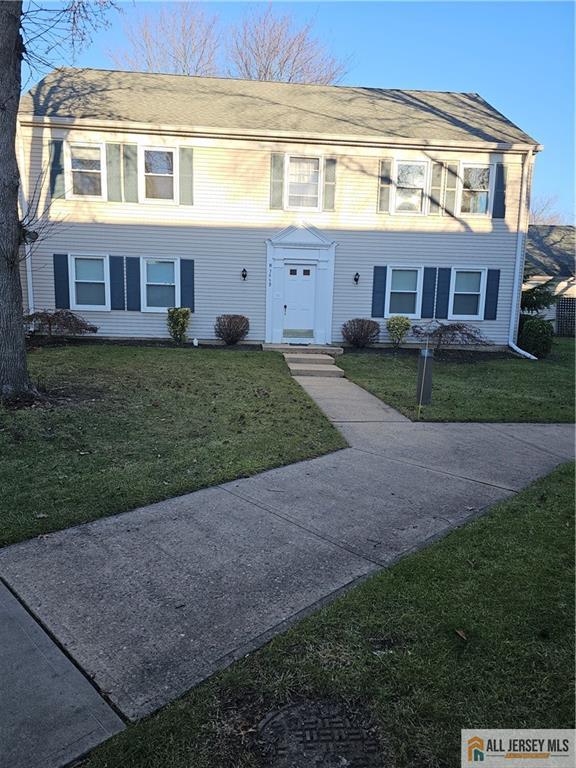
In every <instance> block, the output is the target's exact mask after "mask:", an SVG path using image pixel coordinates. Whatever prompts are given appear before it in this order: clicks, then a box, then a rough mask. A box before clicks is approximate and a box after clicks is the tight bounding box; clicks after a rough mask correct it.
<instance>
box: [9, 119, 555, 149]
mask: <svg viewBox="0 0 576 768" xmlns="http://www.w3.org/2000/svg"><path fill="white" fill-rule="evenodd" d="M19 119H20V122H21V124H22V125H30V126H35V125H36V126H50V127H51V128H64V129H66V130H69V129H70V128H75V127H77V128H80V129H82V130H87V131H101V130H115V131H119V132H125V133H146V134H156V135H165V134H172V135H180V136H195V137H198V136H201V137H203V138H217V139H237V140H243V141H250V140H253V141H283V142H284V141H286V142H288V141H290V142H294V143H302V142H304V143H306V144H340V145H342V144H344V145H349V146H366V147H383V146H400V147H408V148H410V147H413V148H421V147H425V148H426V149H435V150H446V149H454V150H463V151H470V150H480V151H484V152H486V151H488V150H489V151H494V152H498V151H500V152H514V151H515V152H526V151H528V150H530V151H535V152H539V151H540V150H541V149H542V148H543V147H542V145H541V144H529V143H525V142H498V141H461V140H456V141H455V140H453V139H435V140H434V139H433V140H428V139H415V138H410V137H399V136H381V137H378V138H376V137H374V136H356V135H354V134H324V133H298V132H296V131H274V132H273V133H266V132H264V131H255V130H250V129H241V130H237V131H230V130H229V129H224V128H214V127H210V126H203V125H195V126H183V125H170V124H166V125H153V124H151V123H141V122H129V121H121V120H99V119H97V118H89V119H85V118H75V117H59V116H55V117H42V116H38V115H32V114H29V113H21V114H20V115H19Z"/></svg>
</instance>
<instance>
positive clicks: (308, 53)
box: [227, 5, 347, 84]
mask: <svg viewBox="0 0 576 768" xmlns="http://www.w3.org/2000/svg"><path fill="white" fill-rule="evenodd" d="M227 54H228V58H229V60H230V67H229V74H231V75H234V76H236V77H242V78H245V79H247V80H280V81H282V82H285V83H323V84H329V83H337V82H338V81H339V80H341V79H342V78H343V77H344V75H345V74H346V71H347V62H346V61H343V60H338V59H337V58H335V57H334V56H331V55H330V53H329V52H328V51H327V50H326V48H325V47H324V45H323V44H322V43H321V42H320V41H319V40H317V39H316V38H315V37H313V34H312V22H308V23H307V24H305V25H304V26H303V27H300V28H297V27H296V25H295V22H294V19H293V17H292V16H289V15H286V16H277V15H275V13H274V11H273V9H272V5H269V6H268V7H267V8H266V10H264V11H260V12H258V13H255V14H252V15H250V16H248V17H246V18H245V19H244V20H243V21H242V22H241V23H240V24H239V25H238V26H236V27H234V28H233V29H232V31H231V36H230V41H229V44H228V50H227Z"/></svg>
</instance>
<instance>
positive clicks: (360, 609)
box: [84, 465, 574, 768]
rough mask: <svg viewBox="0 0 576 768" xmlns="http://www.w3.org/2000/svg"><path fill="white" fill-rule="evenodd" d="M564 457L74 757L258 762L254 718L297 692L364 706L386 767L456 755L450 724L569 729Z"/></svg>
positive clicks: (95, 763)
mask: <svg viewBox="0 0 576 768" xmlns="http://www.w3.org/2000/svg"><path fill="white" fill-rule="evenodd" d="M573 470H574V468H573V465H565V466H564V467H561V468H559V469H557V470H556V471H555V472H553V473H552V474H551V475H550V476H549V477H548V478H545V479H543V480H541V481H539V482H537V483H535V484H534V485H533V486H531V487H530V488H529V489H527V490H526V491H524V492H523V493H520V494H519V495H518V496H516V497H514V498H512V499H510V500H508V501H506V502H503V503H501V504H499V505H497V506H495V507H494V508H493V509H492V511H491V512H490V513H488V514H487V515H486V516H485V517H483V518H481V519H479V520H477V521H475V522H473V523H470V524H469V525H467V526H465V527H464V528H462V529H460V530H458V531H455V532H453V533H452V534H450V535H449V536H448V537H447V538H446V539H444V540H443V541H441V542H438V543H437V544H435V545H434V546H432V547H429V548H428V549H427V550H424V551H422V552H419V553H418V554H415V555H413V556H411V557H407V558H406V559H404V560H403V561H401V562H400V563H399V564H397V565H396V566H395V567H393V568H391V569H390V570H388V571H383V572H381V573H379V574H378V575H376V576H375V577H372V578H371V579H370V580H368V581H366V582H365V583H364V584H362V585H361V586H359V587H357V588H355V589H353V590H352V591H350V592H349V593H348V594H347V595H345V596H344V597H342V598H340V599H338V600H337V601H336V602H335V603H333V604H332V605H331V606H329V607H327V608H325V609H323V610H321V611H320V612H318V613H316V614H315V615H314V616H312V617H310V618H308V619H306V620H304V621H302V622H301V623H300V624H298V625H297V626H296V627H294V628H293V629H292V630H290V631H289V632H287V633H285V634H283V635H281V636H279V637H277V638H276V639H274V640H273V641H272V642H271V643H269V644H268V645H267V646H265V647H264V648H262V649H261V650H260V651H258V652H256V653H254V654H252V655H251V656H248V657H246V658H245V659H243V660H242V661H240V662H238V663H236V664H234V665H233V666H232V667H230V668H229V669H228V670H225V671H224V672H222V673H220V674H218V675H216V676H214V677H213V678H211V679H210V680H209V681H207V682H206V683H205V684H203V685H202V686H200V687H199V688H196V689H195V690H193V691H191V692H190V693H189V694H188V695H187V696H185V697H184V698H183V699H181V700H179V701H178V702H175V703H174V704H172V705H170V706H168V707H166V708H165V709H164V710H163V711H161V712H159V713H158V714H156V715H154V716H152V717H150V718H148V719H146V720H143V721H141V722H140V723H137V724H135V725H131V726H129V727H128V729H127V730H126V731H125V732H124V733H122V734H120V735H118V736H116V737H114V738H112V739H111V740H110V741H108V742H107V743H106V744H104V745H102V746H101V747H100V748H98V749H97V750H96V751H95V752H94V753H93V755H92V757H91V758H90V759H89V760H88V761H87V763H86V764H85V765H84V768H119V766H122V768H229V766H235V767H236V768H257V767H259V766H262V765H263V764H265V763H264V762H263V759H262V754H261V752H260V748H259V746H258V739H257V725H258V723H259V722H260V721H261V720H262V718H263V717H264V716H265V715H266V714H267V713H268V712H269V711H270V710H274V709H276V708H278V707H282V706H284V705H285V704H287V703H289V702H291V701H296V702H298V701H302V700H309V701H330V702H343V703H345V705H346V706H348V707H350V708H351V709H352V710H355V711H357V710H364V711H365V712H366V713H367V715H368V717H369V718H371V719H372V720H373V721H374V722H375V723H376V725H377V727H378V730H379V731H380V734H381V736H382V740H383V743H384V745H385V749H386V753H387V758H386V760H385V761H384V762H383V764H385V765H387V766H390V768H414V766H418V768H453V766H455V765H457V764H458V765H459V754H460V752H459V750H460V729H461V728H571V727H572V726H573V722H574V698H573V691H574V679H573V669H574V667H573V654H574V573H573V570H574V569H573V564H574V514H573V499H574V474H573Z"/></svg>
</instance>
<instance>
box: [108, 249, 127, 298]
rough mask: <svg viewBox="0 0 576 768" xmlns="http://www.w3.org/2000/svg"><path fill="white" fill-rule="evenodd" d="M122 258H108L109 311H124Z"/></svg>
mask: <svg viewBox="0 0 576 768" xmlns="http://www.w3.org/2000/svg"><path fill="white" fill-rule="evenodd" d="M124 293H125V288H124V258H123V257H122V256H110V309H126V300H125V297H124Z"/></svg>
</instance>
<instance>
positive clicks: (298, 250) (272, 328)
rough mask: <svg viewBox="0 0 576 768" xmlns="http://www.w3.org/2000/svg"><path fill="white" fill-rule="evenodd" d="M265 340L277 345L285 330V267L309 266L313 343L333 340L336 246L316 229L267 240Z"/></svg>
mask: <svg viewBox="0 0 576 768" xmlns="http://www.w3.org/2000/svg"><path fill="white" fill-rule="evenodd" d="M266 252H267V270H266V341H267V342H268V343H273V344H280V343H282V341H283V331H284V269H285V264H287V263H290V264H302V265H306V264H311V265H313V266H315V267H316V306H315V312H314V338H313V339H310V343H312V344H330V343H331V341H332V301H333V296H334V261H335V256H336V243H335V242H333V241H332V242H331V241H329V240H327V239H326V238H325V237H324V236H323V235H322V234H321V233H320V232H318V230H317V229H315V228H314V227H311V226H308V225H305V226H302V227H296V226H291V227H287V228H286V229H283V230H282V231H281V232H279V233H278V234H277V235H275V236H274V237H272V238H270V239H268V240H266Z"/></svg>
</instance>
